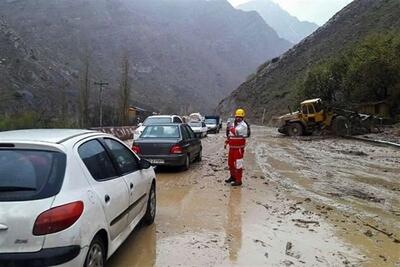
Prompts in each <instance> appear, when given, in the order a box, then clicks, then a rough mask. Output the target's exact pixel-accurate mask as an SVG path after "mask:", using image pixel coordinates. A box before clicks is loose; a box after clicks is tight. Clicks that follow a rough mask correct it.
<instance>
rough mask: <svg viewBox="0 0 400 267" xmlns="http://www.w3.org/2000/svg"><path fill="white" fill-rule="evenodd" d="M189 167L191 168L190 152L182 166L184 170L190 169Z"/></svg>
mask: <svg viewBox="0 0 400 267" xmlns="http://www.w3.org/2000/svg"><path fill="white" fill-rule="evenodd" d="M189 168H190V156H189V154H188V155H186V158H185V164H184V165H183V166H182V170H183V171H187V170H189Z"/></svg>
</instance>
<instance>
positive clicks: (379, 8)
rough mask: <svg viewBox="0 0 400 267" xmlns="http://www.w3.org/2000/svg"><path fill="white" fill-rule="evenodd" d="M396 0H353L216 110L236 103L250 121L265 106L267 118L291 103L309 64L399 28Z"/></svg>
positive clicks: (260, 70)
mask: <svg viewBox="0 0 400 267" xmlns="http://www.w3.org/2000/svg"><path fill="white" fill-rule="evenodd" d="M399 16H400V1H398V0H355V1H353V2H352V3H350V4H349V5H348V6H347V7H345V8H344V9H343V10H341V11H340V12H338V13H337V14H336V15H335V16H334V17H333V18H332V19H330V20H329V21H328V22H327V23H326V24H325V25H324V26H323V27H321V28H319V29H318V30H317V31H316V32H314V33H313V34H312V35H311V36H309V37H307V38H306V39H304V40H303V41H302V42H300V43H299V44H298V45H296V46H294V47H293V48H291V49H290V50H289V51H288V52H286V53H285V54H283V55H282V56H280V57H277V58H275V59H272V60H270V61H267V62H266V63H264V64H263V65H261V66H260V67H259V68H258V71H257V73H255V74H254V75H252V76H251V77H250V78H249V79H248V80H247V81H246V82H244V83H243V84H242V85H241V86H240V87H239V88H238V89H236V90H235V91H234V92H233V93H232V94H231V95H230V96H229V97H227V98H226V99H224V100H222V101H221V103H220V104H219V105H218V107H217V110H218V112H220V113H221V114H225V115H228V114H231V113H232V110H234V109H235V108H236V107H238V106H240V107H243V108H245V109H246V110H247V113H248V115H249V117H250V119H252V120H253V121H254V122H260V119H261V117H262V115H263V112H264V109H265V118H266V119H267V120H268V119H269V118H271V117H272V116H274V115H278V114H281V113H285V112H287V111H288V109H287V106H288V105H291V106H295V105H296V103H297V99H296V94H297V90H298V84H299V81H302V80H303V79H304V78H305V76H306V74H307V73H308V71H309V70H310V68H312V67H313V66H315V65H316V64H318V63H320V62H322V61H323V60H324V59H327V58H331V57H334V56H335V55H337V53H338V52H339V51H343V50H345V49H347V48H349V47H351V45H353V44H355V43H356V42H358V41H360V40H362V39H363V38H365V37H366V36H368V35H369V34H372V33H379V32H385V31H399V30H400V20H399V19H398V18H399Z"/></svg>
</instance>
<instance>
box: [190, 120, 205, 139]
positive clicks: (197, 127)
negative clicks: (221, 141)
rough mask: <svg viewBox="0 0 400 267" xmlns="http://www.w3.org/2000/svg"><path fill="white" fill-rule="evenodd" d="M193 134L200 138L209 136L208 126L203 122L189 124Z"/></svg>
mask: <svg viewBox="0 0 400 267" xmlns="http://www.w3.org/2000/svg"><path fill="white" fill-rule="evenodd" d="M188 124H189V126H190V128H192V130H193V132H194V133H195V134H196V135H197V136H198V137H200V138H203V137H206V136H207V131H208V128H207V125H206V124H205V123H204V122H203V121H191V122H189V123H188Z"/></svg>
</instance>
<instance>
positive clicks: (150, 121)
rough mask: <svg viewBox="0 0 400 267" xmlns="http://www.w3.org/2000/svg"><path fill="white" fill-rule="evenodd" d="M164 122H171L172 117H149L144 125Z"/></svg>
mask: <svg viewBox="0 0 400 267" xmlns="http://www.w3.org/2000/svg"><path fill="white" fill-rule="evenodd" d="M163 123H171V118H170V117H162V118H161V117H158V118H157V117H153V118H147V119H146V120H145V121H144V123H143V125H145V126H147V125H154V124H163Z"/></svg>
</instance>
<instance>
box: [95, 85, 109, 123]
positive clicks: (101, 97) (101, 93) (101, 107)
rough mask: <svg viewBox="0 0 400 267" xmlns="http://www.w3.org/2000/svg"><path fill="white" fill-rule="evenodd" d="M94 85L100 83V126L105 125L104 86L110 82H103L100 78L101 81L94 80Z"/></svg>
mask: <svg viewBox="0 0 400 267" xmlns="http://www.w3.org/2000/svg"><path fill="white" fill-rule="evenodd" d="M94 85H98V86H99V106H100V107H99V108H100V122H99V124H100V125H99V126H100V127H103V88H104V86H107V85H108V83H107V82H103V81H101V80H100V82H94Z"/></svg>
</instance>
